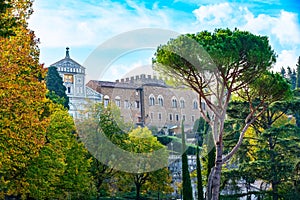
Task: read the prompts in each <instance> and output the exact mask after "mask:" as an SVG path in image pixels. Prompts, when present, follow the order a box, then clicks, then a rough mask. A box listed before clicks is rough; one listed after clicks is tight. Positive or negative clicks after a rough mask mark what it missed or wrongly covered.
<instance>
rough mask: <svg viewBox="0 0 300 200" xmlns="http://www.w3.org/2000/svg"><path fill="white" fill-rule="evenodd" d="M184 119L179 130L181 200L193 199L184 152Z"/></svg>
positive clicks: (186, 158)
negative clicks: (180, 144) (180, 142)
mask: <svg viewBox="0 0 300 200" xmlns="http://www.w3.org/2000/svg"><path fill="white" fill-rule="evenodd" d="M183 122H184V120H182V123H181V132H182V136H181V137H182V138H181V139H182V151H183V152H182V156H181V158H182V190H183V192H182V195H183V200H191V199H193V190H192V185H191V178H190V172H189V165H188V157H187V153H186V144H185V133H184V125H183Z"/></svg>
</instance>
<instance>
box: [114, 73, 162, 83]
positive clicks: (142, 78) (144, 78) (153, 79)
mask: <svg viewBox="0 0 300 200" xmlns="http://www.w3.org/2000/svg"><path fill="white" fill-rule="evenodd" d="M115 82H116V83H136V84H146V83H156V84H163V85H165V79H163V78H162V77H157V76H155V75H153V76H152V75H146V74H140V75H136V76H131V77H126V78H121V79H117V80H116V81H115Z"/></svg>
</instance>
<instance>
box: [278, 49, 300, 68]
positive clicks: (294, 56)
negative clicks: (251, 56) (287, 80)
mask: <svg viewBox="0 0 300 200" xmlns="http://www.w3.org/2000/svg"><path fill="white" fill-rule="evenodd" d="M299 52H300V49H291V50H282V51H281V52H280V53H279V54H278V58H277V62H276V65H275V66H274V69H273V70H274V71H277V72H279V71H280V69H281V67H285V68H286V67H288V66H289V67H291V68H296V63H297V60H298V57H299V56H300V54H299Z"/></svg>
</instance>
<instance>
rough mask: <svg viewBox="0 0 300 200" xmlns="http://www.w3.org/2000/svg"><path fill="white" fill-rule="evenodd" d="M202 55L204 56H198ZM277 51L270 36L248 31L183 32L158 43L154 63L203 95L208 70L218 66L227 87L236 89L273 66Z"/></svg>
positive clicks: (159, 69) (164, 73)
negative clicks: (165, 42) (272, 47)
mask: <svg viewBox="0 0 300 200" xmlns="http://www.w3.org/2000/svg"><path fill="white" fill-rule="evenodd" d="M199 58H201V59H199ZM274 62H275V53H274V51H273V50H272V49H271V47H270V45H269V41H268V38H267V37H264V36H256V35H253V34H251V33H249V32H246V31H239V30H234V31H231V30H229V29H216V30H215V32H213V33H210V32H207V31H202V32H199V33H197V34H186V35H181V36H179V37H178V38H176V39H172V40H170V41H169V42H168V43H167V44H166V45H162V46H159V47H158V49H157V51H156V54H155V58H153V64H154V66H155V69H156V70H158V71H159V72H161V74H163V75H168V76H170V77H176V81H179V82H180V83H184V84H186V85H188V86H190V87H191V88H193V89H194V90H195V91H196V92H197V93H199V94H200V95H201V96H203V93H205V91H204V89H205V88H206V89H207V84H209V82H207V81H206V80H205V79H204V77H205V73H206V72H211V71H214V70H215V69H217V70H218V71H219V72H220V73H221V74H222V76H221V77H223V78H224V80H222V83H223V84H225V85H226V87H227V88H228V89H231V90H236V89H239V88H240V87H241V86H242V85H245V84H247V83H249V82H251V81H252V80H254V79H255V78H256V77H258V76H259V75H260V73H261V72H264V71H265V70H266V69H268V68H269V67H271V65H272V64H273V63H274Z"/></svg>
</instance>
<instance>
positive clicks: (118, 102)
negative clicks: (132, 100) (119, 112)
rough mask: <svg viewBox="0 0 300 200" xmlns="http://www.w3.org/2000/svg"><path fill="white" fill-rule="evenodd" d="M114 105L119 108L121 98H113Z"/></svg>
mask: <svg viewBox="0 0 300 200" xmlns="http://www.w3.org/2000/svg"><path fill="white" fill-rule="evenodd" d="M115 104H116V106H118V107H121V98H120V97H119V96H116V97H115Z"/></svg>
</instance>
